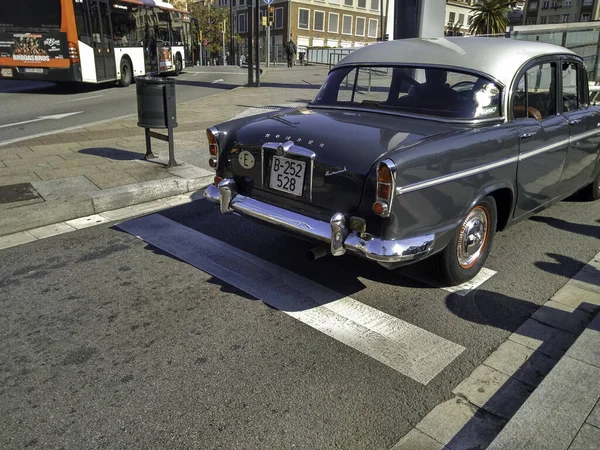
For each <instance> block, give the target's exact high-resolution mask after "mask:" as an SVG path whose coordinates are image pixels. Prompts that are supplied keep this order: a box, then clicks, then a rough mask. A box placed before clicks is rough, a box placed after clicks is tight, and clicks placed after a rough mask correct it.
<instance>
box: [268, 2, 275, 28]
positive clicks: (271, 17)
mask: <svg viewBox="0 0 600 450" xmlns="http://www.w3.org/2000/svg"><path fill="white" fill-rule="evenodd" d="M274 21H275V8H273V7H272V6H271V7H269V26H270V27H272V26H273V22H274Z"/></svg>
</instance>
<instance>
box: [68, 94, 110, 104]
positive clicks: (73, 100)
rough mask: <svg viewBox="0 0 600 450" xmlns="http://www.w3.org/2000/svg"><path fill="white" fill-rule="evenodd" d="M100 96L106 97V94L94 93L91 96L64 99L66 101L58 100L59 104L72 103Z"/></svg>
mask: <svg viewBox="0 0 600 450" xmlns="http://www.w3.org/2000/svg"><path fill="white" fill-rule="evenodd" d="M99 97H104V94H101V95H93V96H91V97H83V98H74V99H72V100H64V101H62V102H57V104H59V103H72V102H81V101H83V100H91V99H93V98H99Z"/></svg>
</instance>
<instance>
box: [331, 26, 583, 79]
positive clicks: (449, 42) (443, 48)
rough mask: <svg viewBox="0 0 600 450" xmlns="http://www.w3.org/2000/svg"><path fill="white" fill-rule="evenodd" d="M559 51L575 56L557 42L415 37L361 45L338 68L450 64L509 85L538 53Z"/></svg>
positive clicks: (554, 53) (449, 65) (558, 52)
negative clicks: (364, 65)
mask: <svg viewBox="0 0 600 450" xmlns="http://www.w3.org/2000/svg"><path fill="white" fill-rule="evenodd" d="M557 54H567V55H576V53H574V52H573V51H571V50H569V49H566V48H564V47H560V46H558V45H553V44H546V43H542V42H531V41H522V40H517V39H508V38H489V37H442V38H412V39H399V40H395V41H388V42H380V43H377V44H373V45H368V46H366V47H362V48H360V49H358V50H355V51H353V52H352V53H350V54H349V55H348V56H346V57H345V58H344V59H342V60H341V61H340V62H339V63H338V64H337V65H336V67H340V66H347V65H355V64H403V65H436V66H448V67H456V68H459V69H466V70H469V71H475V72H480V73H484V74H488V75H489V76H491V77H492V78H495V79H496V80H498V81H500V82H501V83H502V84H504V85H505V86H509V85H510V83H511V81H512V79H513V77H514V76H515V73H516V72H517V71H518V70H519V68H520V67H521V66H522V65H523V64H524V63H525V62H527V61H529V60H530V59H532V58H535V57H537V56H543V55H557Z"/></svg>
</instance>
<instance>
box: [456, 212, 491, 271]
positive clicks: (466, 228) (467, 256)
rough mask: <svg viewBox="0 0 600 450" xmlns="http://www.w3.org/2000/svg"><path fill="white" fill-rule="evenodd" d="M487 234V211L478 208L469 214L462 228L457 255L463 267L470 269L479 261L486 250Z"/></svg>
mask: <svg viewBox="0 0 600 450" xmlns="http://www.w3.org/2000/svg"><path fill="white" fill-rule="evenodd" d="M487 234H488V215H487V212H486V211H485V209H483V208H482V207H480V206H478V207H476V208H474V209H473V210H472V211H471V212H470V213H469V215H468V216H467V218H466V219H465V221H464V222H463V224H462V226H461V227H460V233H459V235H458V245H457V246H456V255H457V257H458V263H459V264H460V265H461V266H462V267H465V268H467V267H470V266H472V265H473V264H474V263H475V262H476V261H477V260H478V259H479V257H480V256H481V253H482V252H483V249H484V248H485V243H486V238H487Z"/></svg>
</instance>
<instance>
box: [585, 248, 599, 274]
mask: <svg viewBox="0 0 600 450" xmlns="http://www.w3.org/2000/svg"><path fill="white" fill-rule="evenodd" d="M581 270H585V271H588V272H592V273H598V271H600V253H598V254H597V255H596V256H594V257H593V258H592V260H591V261H590V262H588V263H587V264H586V265H585V266H583V269H581ZM598 276H600V274H598Z"/></svg>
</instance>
